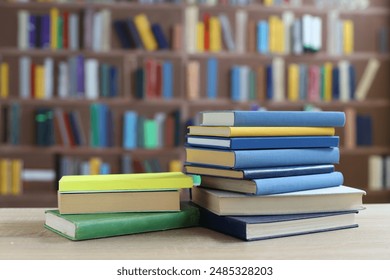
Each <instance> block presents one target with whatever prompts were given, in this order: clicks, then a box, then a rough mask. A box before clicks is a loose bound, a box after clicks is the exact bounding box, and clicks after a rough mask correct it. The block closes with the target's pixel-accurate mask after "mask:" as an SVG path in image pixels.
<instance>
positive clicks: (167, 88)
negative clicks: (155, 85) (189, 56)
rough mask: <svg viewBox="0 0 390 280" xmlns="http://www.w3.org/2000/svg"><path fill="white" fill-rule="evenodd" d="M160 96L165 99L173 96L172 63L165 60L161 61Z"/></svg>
mask: <svg viewBox="0 0 390 280" xmlns="http://www.w3.org/2000/svg"><path fill="white" fill-rule="evenodd" d="M162 97H163V98H164V99H166V100H168V99H172V97H173V65H172V62H170V61H167V60H165V61H164V62H163V63H162Z"/></svg>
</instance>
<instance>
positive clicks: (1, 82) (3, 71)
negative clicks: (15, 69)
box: [0, 62, 9, 98]
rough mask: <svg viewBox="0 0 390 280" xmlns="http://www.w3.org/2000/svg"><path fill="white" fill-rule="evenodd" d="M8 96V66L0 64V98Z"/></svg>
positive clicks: (3, 63)
mask: <svg viewBox="0 0 390 280" xmlns="http://www.w3.org/2000/svg"><path fill="white" fill-rule="evenodd" d="M8 95H9V65H8V63H6V62H2V63H1V64H0V97H2V98H7V97H8Z"/></svg>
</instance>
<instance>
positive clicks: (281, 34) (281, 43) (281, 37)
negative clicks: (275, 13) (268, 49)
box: [275, 17, 286, 53]
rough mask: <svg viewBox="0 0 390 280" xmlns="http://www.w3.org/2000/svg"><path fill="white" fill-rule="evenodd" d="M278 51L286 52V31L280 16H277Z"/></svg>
mask: <svg viewBox="0 0 390 280" xmlns="http://www.w3.org/2000/svg"><path fill="white" fill-rule="evenodd" d="M276 19H277V21H276V45H275V47H276V52H277V53H284V52H285V47H286V46H285V31H284V22H283V20H282V19H280V18H279V17H276Z"/></svg>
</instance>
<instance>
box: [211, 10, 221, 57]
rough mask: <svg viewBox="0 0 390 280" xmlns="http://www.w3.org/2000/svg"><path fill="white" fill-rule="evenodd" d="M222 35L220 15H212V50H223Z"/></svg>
mask: <svg viewBox="0 0 390 280" xmlns="http://www.w3.org/2000/svg"><path fill="white" fill-rule="evenodd" d="M221 35H222V34H221V23H220V22H219V19H218V17H210V51H212V52H219V51H221V49H222V43H221Z"/></svg>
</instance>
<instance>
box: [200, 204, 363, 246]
mask: <svg viewBox="0 0 390 280" xmlns="http://www.w3.org/2000/svg"><path fill="white" fill-rule="evenodd" d="M356 213H358V211H340V212H329V213H309V214H289V215H266V216H218V215H216V214H214V213H212V212H210V211H207V210H206V209H204V208H200V220H199V223H200V225H201V226H203V227H206V228H209V229H212V230H215V231H218V232H221V233H224V234H227V235H230V236H233V237H237V238H239V239H242V240H245V241H253V240H264V239H270V238H279V237H287V236H294V235H302V234H309V233H319V232H326V231H332V230H341V229H348V228H355V227H358V225H357V224H356V223H355V216H356Z"/></svg>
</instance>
